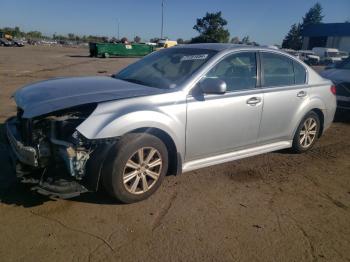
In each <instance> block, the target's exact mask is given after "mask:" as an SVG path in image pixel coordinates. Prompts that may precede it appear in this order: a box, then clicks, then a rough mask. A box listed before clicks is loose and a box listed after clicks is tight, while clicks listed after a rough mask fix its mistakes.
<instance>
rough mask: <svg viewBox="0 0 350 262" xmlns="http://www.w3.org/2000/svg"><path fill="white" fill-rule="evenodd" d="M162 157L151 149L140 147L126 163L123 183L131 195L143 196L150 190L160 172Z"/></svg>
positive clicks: (155, 150)
mask: <svg viewBox="0 0 350 262" xmlns="http://www.w3.org/2000/svg"><path fill="white" fill-rule="evenodd" d="M162 164H163V162H162V157H161V154H160V153H159V151H158V150H157V149H155V148H153V147H142V148H140V149H138V150H137V151H136V152H134V153H133V154H132V155H131V157H130V158H129V159H128V161H127V162H126V165H125V167H124V173H123V183H124V186H125V188H126V190H127V191H128V192H129V193H131V194H143V193H145V192H147V191H148V190H149V189H151V188H152V187H153V186H154V185H155V184H156V182H157V180H158V179H159V176H160V174H161V172H162Z"/></svg>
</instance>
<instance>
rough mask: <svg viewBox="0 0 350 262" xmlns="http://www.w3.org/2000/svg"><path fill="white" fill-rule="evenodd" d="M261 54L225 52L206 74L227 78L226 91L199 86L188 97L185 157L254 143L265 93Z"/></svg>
mask: <svg viewBox="0 0 350 262" xmlns="http://www.w3.org/2000/svg"><path fill="white" fill-rule="evenodd" d="M256 61H257V54H256V53H255V52H239V53H234V54H230V55H227V56H225V57H224V58H223V59H222V60H221V61H219V62H218V63H217V64H216V65H215V66H214V67H213V68H212V69H211V70H210V71H209V72H208V73H207V74H206V75H205V76H204V77H203V78H202V80H201V81H203V80H205V79H206V78H219V79H221V80H223V81H225V82H226V84H227V92H226V93H225V94H203V92H200V91H199V92H198V90H196V88H197V89H198V88H199V85H197V86H196V87H195V89H194V90H193V92H192V94H190V95H189V96H188V98H187V127H186V156H185V161H191V160H196V159H200V158H205V157H210V156H215V155H220V154H223V153H228V152H232V151H235V150H239V149H244V148H248V147H254V146H255V145H256V143H257V138H258V133H259V125H260V118H261V113H262V106H263V94H262V93H261V91H260V89H259V88H257V86H258V83H257V79H258V78H257V75H258V70H257V62H256Z"/></svg>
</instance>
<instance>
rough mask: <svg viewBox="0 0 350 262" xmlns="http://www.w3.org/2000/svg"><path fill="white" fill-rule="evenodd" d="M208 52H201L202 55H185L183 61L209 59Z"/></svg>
mask: <svg viewBox="0 0 350 262" xmlns="http://www.w3.org/2000/svg"><path fill="white" fill-rule="evenodd" d="M207 57H208V54H200V55H187V56H183V57H182V58H181V61H188V60H204V59H207Z"/></svg>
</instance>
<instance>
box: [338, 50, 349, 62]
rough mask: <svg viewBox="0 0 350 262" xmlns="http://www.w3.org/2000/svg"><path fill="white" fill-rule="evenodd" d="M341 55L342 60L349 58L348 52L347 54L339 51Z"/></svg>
mask: <svg viewBox="0 0 350 262" xmlns="http://www.w3.org/2000/svg"><path fill="white" fill-rule="evenodd" d="M339 55H340V58H341V59H342V60H345V59H346V58H348V57H349V53H348V52H345V51H339Z"/></svg>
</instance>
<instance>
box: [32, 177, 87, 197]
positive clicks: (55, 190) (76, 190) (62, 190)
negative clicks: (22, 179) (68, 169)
mask: <svg viewBox="0 0 350 262" xmlns="http://www.w3.org/2000/svg"><path fill="white" fill-rule="evenodd" d="M31 189H32V190H33V191H36V192H37V193H39V194H41V195H45V196H50V197H57V198H63V199H68V198H73V197H77V196H79V195H80V194H82V193H86V192H88V191H89V190H87V189H86V188H85V187H84V186H83V185H81V184H79V183H78V182H76V181H69V180H65V179H58V180H55V181H45V182H41V183H39V184H38V185H37V186H34V187H32V188H31Z"/></svg>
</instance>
